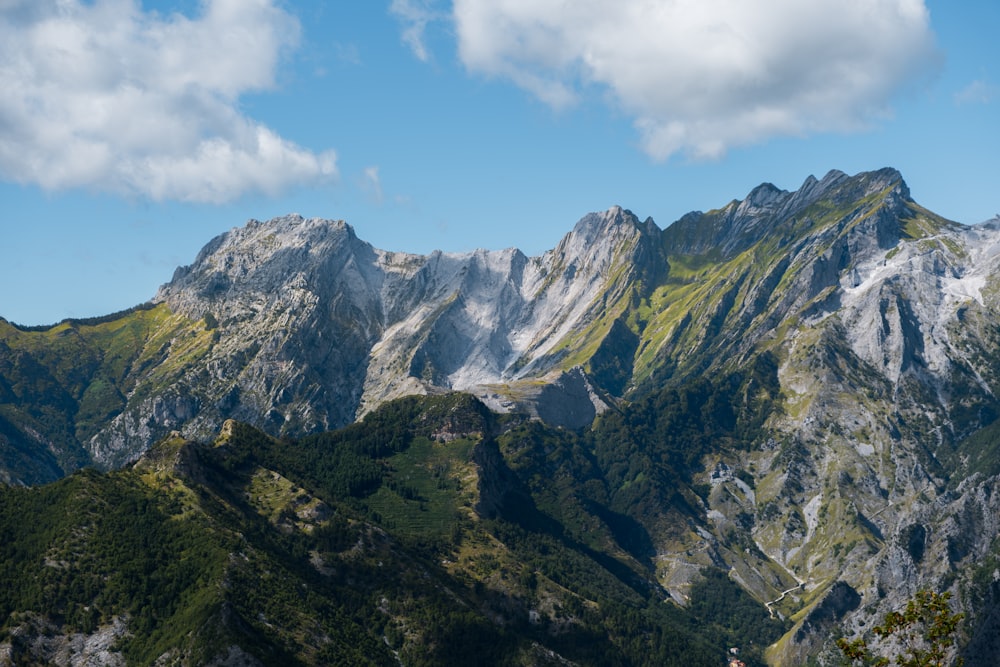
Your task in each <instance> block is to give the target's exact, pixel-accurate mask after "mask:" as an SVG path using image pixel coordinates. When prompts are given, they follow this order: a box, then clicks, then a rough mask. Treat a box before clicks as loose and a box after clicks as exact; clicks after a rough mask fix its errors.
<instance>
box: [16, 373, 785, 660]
mask: <svg viewBox="0 0 1000 667" xmlns="http://www.w3.org/2000/svg"><path fill="white" fill-rule="evenodd" d="M731 389H732V387H730V386H728V385H727V386H713V385H710V384H709V383H705V384H704V385H701V386H696V387H691V388H690V389H687V390H685V391H682V392H677V391H673V392H670V393H666V394H664V395H662V396H660V397H658V399H657V401H656V402H653V403H650V404H648V405H644V406H641V407H640V408H638V409H637V411H636V412H635V413H632V412H626V413H623V414H621V415H617V416H616V417H614V418H611V417H609V418H608V419H607V420H606V422H605V424H604V425H602V426H600V427H598V428H597V429H595V430H594V432H593V433H592V434H590V435H588V436H581V435H578V434H574V433H570V432H567V431H564V430H561V429H552V428H549V427H546V426H544V425H542V424H540V423H538V422H522V421H520V420H519V419H518V418H512V417H501V416H497V415H494V414H492V413H490V412H489V411H488V410H486V408H485V407H484V406H483V405H482V404H480V403H479V402H478V401H476V400H475V399H473V398H470V397H468V396H464V395H446V396H440V397H434V398H413V399H403V400H400V401H396V402H394V403H391V404H388V405H386V406H384V407H383V408H382V409H380V410H379V411H377V412H375V413H373V414H371V415H369V416H368V417H367V418H366V419H365V421H364V422H363V423H360V424H356V425H353V426H350V427H348V428H345V429H342V430H339V431H335V432H330V433H325V434H320V435H315V436H309V437H306V438H302V439H300V440H298V441H294V442H293V441H290V440H278V439H274V438H272V437H269V436H267V435H265V434H263V433H262V432H260V431H257V430H255V429H253V428H251V427H249V426H245V425H242V424H239V423H236V422H227V424H226V426H225V428H224V429H223V431H222V433H221V434H220V435H219V437H218V438H217V439H216V440H215V442H214V443H207V444H195V443H191V442H187V441H185V440H183V439H180V438H173V439H168V440H167V441H164V442H161V443H160V444H159V445H157V446H156V447H155V448H154V449H152V450H150V452H148V453H147V455H146V456H145V457H144V458H143V459H142V460H141V461H140V462H139V463H138V464H137V465H136V466H135V467H134V468H132V469H128V470H122V471H117V472H112V473H106V474H101V473H96V472H93V471H87V470H85V471H81V472H78V473H75V474H73V475H70V476H69V477H67V478H64V479H62V480H59V481H57V482H54V483H52V484H48V485H45V486H41V487H37V488H15V487H4V488H0V619H2V625H0V659H2V657H3V656H8V658H9V659H10V660H11V661H12V662H13V664H38V663H46V662H52V661H56V662H58V651H59V650H65V651H72V650H76V651H77V652H80V651H82V650H85V649H84V646H85V644H84V639H89V640H91V641H90V643H89V644H87V645H86V646H89V647H90V649H86V650H94V649H93V646H94V645H95V642H96V643H97V644H100V642H99V641H98V640H97V639H96V638H98V637H103V640H101V641H103V642H104V649H105V650H106V651H107V652H108V653H107V654H106V656H105V657H107V656H111V658H113V659H124V661H125V662H126V663H127V664H130V665H133V664H134V665H143V664H153V663H154V662H156V663H157V664H185V665H197V664H206V663H207V662H210V661H212V660H221V659H223V658H225V657H227V656H228V657H230V658H233V659H235V658H234V656H236V657H239V656H242V658H249V656H252V657H253V659H256V660H258V661H260V662H261V663H263V664H268V665H294V664H303V665H306V664H325V665H332V664H344V665H347V664H350V665H362V664H387V665H388V664H397V661H401V662H402V663H403V664H407V665H455V664H473V663H478V664H512V665H539V664H567V663H566V662H565V661H571V662H572V663H573V664H580V665H671V664H673V665H680V664H685V665H717V664H720V663H721V661H722V659H723V656H724V653H725V651H726V649H727V648H728V647H729V646H733V645H739V646H743V647H744V648H745V651H744V658H745V659H746V660H747V661H748V663H749V664H760V659H761V654H760V650H761V649H762V648H763V647H764V646H766V644H768V643H770V642H771V641H774V640H775V639H777V638H778V637H779V636H780V635H781V633H782V632H783V631H784V630H785V627H784V626H783V625H782V624H781V623H779V622H778V621H775V620H772V619H770V618H769V616H768V614H767V612H766V610H765V609H764V608H763V607H761V606H760V605H759V604H758V603H756V602H754V601H753V600H752V599H751V598H750V597H749V596H748V595H747V594H746V593H745V592H743V591H742V589H740V588H739V587H738V586H737V585H736V584H735V583H734V582H733V581H732V580H731V579H730V578H729V577H728V576H727V575H726V574H725V573H724V572H722V571H712V570H709V571H707V572H706V573H705V574H704V575H702V576H701V577H699V578H698V579H697V581H695V582H694V584H693V588H692V589H691V600H692V601H693V602H692V603H691V604H690V605H689V606H688V607H687V608H686V609H685V608H681V607H679V606H677V605H676V604H675V603H674V602H673V601H672V600H670V599H669V598H667V599H665V598H664V597H663V593H662V589H660V588H658V587H657V586H656V583H655V581H656V565H655V553H654V552H653V550H652V549H651V540H650V536H649V535H650V532H653V531H657V530H659V529H660V528H659V527H658V526H657V521H658V520H659V519H660V518H663V517H662V515H663V513H664V512H674V513H675V516H673V517H671V519H672V520H676V521H683V515H684V514H685V512H689V511H694V510H693V509H691V507H690V506H691V505H694V504H697V503H698V499H697V496H696V495H695V494H694V493H693V492H691V491H690V489H689V487H688V485H687V482H686V481H685V480H686V479H687V469H688V466H689V465H691V461H690V458H691V456H692V455H693V453H696V452H697V451H698V449H699V448H703V447H705V446H707V440H706V439H707V438H715V437H721V438H722V439H723V440H725V441H727V442H729V446H739V442H738V440H739V438H738V437H737V436H736V435H735V425H736V423H737V422H738V421H739V420H740V419H741V416H740V415H739V414H736V413H734V412H732V411H731V410H726V409H722V406H721V405H720V402H721V401H724V400H728V398H729V397H731V391H730V390H731ZM727 412H728V413H729V414H730V418H728V419H723V420H722V421H717V420H716V419H715V417H714V415H716V414H720V413H727ZM654 413H655V415H656V416H655V417H654V416H653V415H654ZM645 430H648V431H649V433H648V434H647V435H649V436H652V437H658V436H662V440H660V442H661V444H660V445H659V446H658V447H656V448H653V449H652V450H650V449H645V448H640V447H638V446H637V443H636V441H635V440H634V438H636V437H638V435H639V433H640V432H643V431H645ZM671 503H673V506H674V508H675V509H672V510H670V509H664V508H667V507H670V506H671ZM654 505H655V506H656V508H655V509H654V507H653V506H654ZM685 507H688V508H687V509H685ZM67 655H68V653H67Z"/></svg>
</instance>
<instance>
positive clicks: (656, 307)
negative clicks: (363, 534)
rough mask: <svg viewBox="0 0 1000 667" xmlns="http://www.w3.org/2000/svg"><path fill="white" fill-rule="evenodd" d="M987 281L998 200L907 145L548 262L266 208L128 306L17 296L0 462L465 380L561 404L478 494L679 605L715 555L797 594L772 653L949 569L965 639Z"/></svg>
mask: <svg viewBox="0 0 1000 667" xmlns="http://www.w3.org/2000/svg"><path fill="white" fill-rule="evenodd" d="M998 280H1000V224H998V223H996V222H992V223H987V224H983V225H978V226H972V227H970V226H963V225H959V224H957V223H954V222H950V221H948V220H945V219H944V218H941V217H940V216H938V215H935V214H934V213H931V212H930V211H927V210H925V209H923V208H922V207H920V206H919V205H918V204H917V203H916V202H914V200H913V199H912V198H911V197H910V193H909V190H908V188H907V186H906V184H905V183H904V182H903V180H902V178H901V176H900V175H899V174H898V173H897V172H896V171H894V170H891V169H885V170H881V171H877V172H870V173H862V174H858V175H856V176H847V175H845V174H843V173H840V172H836V171H834V172H830V173H829V174H827V175H826V176H825V177H824V178H823V179H821V180H817V179H815V178H812V177H810V178H808V179H807V180H806V181H805V182H804V183H803V185H802V187H801V188H799V190H797V191H796V192H785V191H782V190H778V189H777V188H775V187H774V186H772V185H770V184H764V185H761V186H759V187H758V188H756V189H754V190H753V191H752V192H751V193H750V194H749V195H748V196H747V197H746V198H745V199H743V200H742V201H735V200H734V201H733V202H731V203H729V204H728V205H726V206H724V207H723V208H721V209H718V210H714V211H709V212H707V213H700V212H698V213H690V214H688V215H686V216H684V217H683V218H681V219H680V220H678V221H677V222H675V223H673V224H672V225H670V226H668V227H667V228H666V229H663V230H661V229H660V228H658V227H657V226H656V225H655V224H654V223H653V221H652V220H646V221H644V222H641V221H639V220H638V219H637V218H636V217H635V216H634V215H633V214H632V213H631V212H629V211H627V210H623V209H621V208H617V207H615V208H612V209H610V210H608V211H606V212H604V213H593V214H590V215H587V216H585V217H584V218H583V219H582V220H580V221H579V222H578V223H577V224H576V226H575V227H574V229H573V231H572V232H570V233H569V234H567V235H566V237H564V239H563V240H562V241H561V242H560V243H559V245H558V246H557V247H556V248H555V249H553V250H551V251H549V252H546V253H545V254H543V255H541V256H539V257H527V256H525V255H524V254H522V253H521V252H520V251H518V250H516V249H511V250H504V251H476V252H473V253H466V254H448V253H439V252H436V253H433V254H431V255H428V256H420V255H410V254H404V253H390V252H385V251H381V250H378V249H375V248H373V247H372V246H370V245H369V244H367V243H365V242H363V241H361V240H359V239H358V238H357V237H356V235H355V234H354V231H353V230H352V228H351V227H350V226H348V225H347V224H345V223H343V222H334V221H328V220H317V219H310V220H306V219H303V218H300V217H297V216H290V217H284V218H278V219H274V220H271V221H268V222H257V221H251V222H250V223H248V224H247V225H246V226H244V227H242V228H237V229H233V230H232V231H230V232H228V233H226V234H223V235H221V236H219V237H217V238H216V239H214V240H213V241H211V242H210V243H209V244H208V245H207V246H206V247H205V248H204V249H203V250H202V252H201V253H200V254H199V255H198V257H197V258H196V260H195V262H194V263H193V264H192V265H191V266H189V267H183V268H181V269H178V271H177V272H176V274H175V275H174V278H173V280H172V281H171V282H170V283H168V284H166V285H164V286H163V287H162V288H161V289H160V291H159V293H158V294H157V295H156V297H155V298H154V299H153V301H152V302H151V303H150V304H148V305H146V306H143V307H141V308H138V309H136V310H134V311H131V312H128V313H124V314H120V315H116V316H109V317H106V318H98V319H95V320H90V321H67V322H64V323H62V324H60V325H58V326H56V327H54V328H51V329H46V330H23V329H19V328H17V327H15V326H13V325H9V324H6V323H3V322H0V464H2V466H3V467H2V474H4V475H5V476H6V478H7V479H9V480H11V481H22V482H27V483H37V482H44V481H49V480H53V479H56V478H58V477H60V476H62V475H63V474H65V473H68V472H71V471H72V470H74V469H76V468H79V467H81V466H83V465H86V464H88V463H93V464H96V465H97V466H99V467H102V468H115V467H119V466H121V465H123V464H125V463H126V462H129V461H132V460H134V459H135V458H136V457H137V456H139V455H140V454H141V453H142V452H144V451H146V450H147V449H149V448H150V447H151V446H152V445H153V443H155V442H156V441H158V440H160V439H162V438H163V437H165V436H167V435H168V434H170V433H171V432H172V431H177V432H178V434H179V435H178V436H177V437H184V438H188V439H192V440H205V441H208V440H211V439H213V438H215V437H216V435H217V433H218V431H219V429H221V428H222V426H223V423H224V422H226V420H228V419H235V420H238V421H240V422H245V423H247V424H250V425H253V426H255V427H257V428H260V429H263V430H264V431H267V432H269V433H271V434H273V435H280V436H285V437H287V438H298V437H301V436H303V435H306V434H312V433H319V432H322V431H326V430H328V429H332V428H337V427H343V426H346V425H348V424H350V423H352V422H354V421H355V420H357V419H358V418H360V417H362V416H364V415H366V414H368V413H370V412H372V411H373V410H376V409H377V408H378V407H379V406H381V405H383V404H385V403H386V402H388V401H391V400H393V399H396V398H399V397H403V396H408V395H413V394H431V395H436V394H441V393H445V392H449V391H461V392H468V393H470V394H473V395H474V396H476V397H478V398H479V399H480V400H481V401H482V402H483V403H485V405H487V406H489V407H490V408H492V409H493V410H496V411H499V412H503V413H511V414H514V415H520V414H523V415H526V416H529V417H537V418H540V419H541V420H542V422H544V423H545V424H547V425H548V426H547V427H542V426H539V428H543V430H544V431H545V433H546V434H547V435H545V437H544V438H541V437H540V436H539V437H540V439H534V440H533V439H531V438H527V439H524V440H523V441H521V444H520V445H518V444H517V442H514V441H512V440H510V439H508V440H503V438H502V437H500V435H501V434H504V433H508V434H509V433H510V432H511V430H510V429H514V428H526V427H525V426H524V425H523V423H522V422H521V421H519V420H517V419H515V420H514V421H513V422H511V423H510V424H508V426H503V427H497V428H498V429H499V430H498V431H497V433H496V434H494V435H495V436H497V437H498V438H499V440H498V442H499V445H498V447H497V452H496V454H495V455H491V456H493V458H490V456H487V455H486V454H484V453H482V452H485V451H493V450H491V449H489V448H486V449H483V450H481V452H480V454H479V458H478V459H475V460H470V461H471V462H470V465H472V470H473V471H474V474H475V476H476V478H477V479H478V480H479V481H478V485H479V486H478V487H477V488H478V489H479V493H480V494H482V493H483V492H484V490H485V496H486V498H487V501H486V503H485V504H484V505H482V506H480V510H481V514H482V515H483V516H487V517H491V518H498V520H501V521H503V520H513V518H514V517H513V516H512V515H511V513H510V509H509V505H510V503H514V506H517V507H521V508H522V509H523V508H524V507H531V508H534V509H533V510H532V511H537V512H540V515H539V516H540V517H542V518H539V521H542V524H539V525H548V524H545V523H544V522H545V521H549V520H551V521H553V522H554V524H552V525H558V526H561V528H560V529H559V530H558V531H556V533H558V534H560V535H563V536H564V537H566V536H571V537H572V539H575V540H578V541H579V542H580V544H583V543H584V542H585V539H590V538H585V537H584V536H585V535H587V534H588V530H587V529H585V528H584V527H583V526H586V525H590V526H591V529H592V530H594V531H597V533H594V534H597V535H603V536H604V537H602V538H601V539H606V540H607V542H606V543H603V546H598V545H596V544H595V545H592V546H590V547H588V548H590V549H596V550H597V553H602V554H606V555H608V557H611V558H619V559H620V560H621V562H622V563H625V564H626V565H625V567H626V568H627V569H629V571H630V572H632V573H633V574H634V575H635V576H637V577H638V579H639V580H642V579H644V578H645V579H648V581H649V582H652V583H651V584H650V585H651V586H653V589H655V590H657V591H659V592H660V593H661V594H663V595H668V596H671V597H672V598H673V599H674V600H675V601H677V602H679V603H689V602H690V599H689V596H690V593H691V590H692V589H691V587H692V585H697V582H699V581H701V579H700V578H699V577H700V576H701V575H699V572H703V571H713V570H716V569H721V570H722V571H725V572H727V573H728V576H729V577H730V578H731V579H732V580H733V581H735V582H737V583H738V584H739V585H740V586H742V587H743V588H744V589H745V590H746V591H748V592H749V593H750V594H751V595H752V596H753V597H754V598H756V599H757V600H758V601H759V602H761V603H764V602H768V601H771V600H777V599H778V598H779V597H780V602H776V603H775V604H774V605H773V610H774V613H775V615H779V616H781V617H783V618H786V619H790V623H789V626H788V628H789V629H788V632H787V634H786V635H785V636H784V638H783V639H782V640H781V641H780V642H779V643H777V644H776V645H775V646H774V647H772V648H771V649H769V651H770V653H769V656H770V660H771V661H772V662H775V663H780V664H789V665H791V664H803V663H804V662H805V661H806V658H807V657H808V658H814V659H816V660H819V661H821V662H822V661H823V660H829V659H832V658H830V657H829V656H832V655H833V654H832V653H829V651H830V650H831V644H830V643H829V638H830V634H831V632H833V631H834V630H835V629H837V628H840V630H839V631H840V632H844V633H846V634H848V635H850V634H853V633H855V632H860V631H862V630H863V626H862V623H867V624H869V625H870V621H871V618H872V617H873V616H877V615H878V614H880V613H884V612H885V611H886V610H888V609H891V608H893V607H894V606H895V605H898V604H899V603H900V602H901V601H902V600H904V599H905V598H906V597H908V596H909V595H910V594H912V593H913V592H914V591H915V590H916V589H917V588H919V587H926V586H933V587H943V588H947V587H951V588H953V589H954V590H956V591H957V595H956V597H957V598H958V599H959V601H960V602H961V604H962V605H963V606H964V608H966V609H968V610H969V613H970V618H971V623H970V635H971V637H972V639H971V640H970V642H971V643H970V646H972V649H973V652H972V653H970V654H969V662H968V663H967V664H976V663H975V660H976V656H977V655H980V654H983V655H985V651H986V649H988V648H989V647H990V644H989V641H990V639H989V638H991V637H995V636H996V635H997V632H996V630H997V628H996V627H995V624H996V621H995V620H992V619H993V616H991V615H990V614H991V613H992V612H991V611H990V610H991V609H995V608H996V604H997V601H998V600H1000V589H998V588H997V584H996V583H995V581H994V580H995V577H993V575H992V574H991V572H992V570H989V567H991V565H990V563H994V564H998V565H1000V562H998V561H997V558H998V556H997V552H996V544H994V543H995V541H996V538H997V536H998V525H997V524H998V521H1000V519H998V517H1000V507H998V506H997V503H1000V495H998V494H993V493H992V490H993V485H994V484H995V483H996V482H997V479H996V475H997V473H998V472H1000V463H998V459H997V455H996V454H997V446H996V444H995V443H996V437H997V436H995V435H994V432H995V431H996V430H997V427H994V426H992V425H993V423H994V421H995V419H996V417H997V416H998V415H1000V412H998V410H1000V403H998V401H997V399H996V394H997V392H998V390H1000V363H998V362H1000V312H998V311H1000V299H998V294H1000V290H998V286H1000V285H998ZM498 423H499V422H498ZM504 423H507V422H504ZM511 424H513V425H511ZM551 427H563V430H559V429H558V428H551ZM566 429H568V430H566ZM560 433H561V434H563V435H555V434H560ZM491 437H492V436H491ZM504 437H508V438H510V437H512V436H509V435H508V436H504ZM560 438H568V439H569V440H566V441H563V440H559V439H560ZM553 439H554V440H553ZM486 440H487V441H489V440H490V438H486ZM557 441H558V442H561V443H562V444H560V445H559V446H558V447H555V445H552V444H551V443H553V442H557ZM546 442H547V443H549V445H547V446H549V447H555V449H554V450H552V451H547V452H545V455H552V456H556V454H553V451H556V452H558V456H556V458H559V456H566V457H569V460H568V461H561V460H559V461H555V460H553V461H548V462H545V461H544V460H543V459H544V456H542V455H541V454H539V453H538V452H536V451H534V449H533V448H534V447H536V446H542V444H543V443H546ZM567 443H570V444H567ZM287 446H288V447H294V444H292V443H291V441H289V444H288V445H287ZM484 447H485V445H484ZM574 452H575V453H574ZM469 456H471V454H469ZM539 456H542V458H538V457H539ZM484 457H485V458H484ZM574 457H583V458H580V459H577V458H574ZM491 462H492V463H491ZM497 466H499V467H497ZM504 471H505V472H504ZM278 472H280V473H282V474H284V473H285V471H278ZM557 472H558V473H559V474H560V475H562V477H560V478H559V480H560V481H559V482H558V483H557V484H555V486H556V487H558V489H561V490H562V491H561V492H562V493H564V494H566V496H565V498H562V500H560V501H558V502H557V501H555V500H554V499H553V498H551V497H550V496H547V495H546V494H551V493H553V490H552V489H551V488H548V489H547V488H546V485H545V484H543V483H542V480H548V483H549V484H548V485H549V486H550V487H551V486H552V480H553V479H554V478H553V477H552V475H554V474H556V473H557ZM487 473H489V474H487ZM490 480H492V481H490ZM498 480H499V481H498ZM504 480H505V481H504ZM299 483H300V484H304V483H305V482H302V481H300V482H299ZM498 484H499V487H497V485H498ZM498 488H502V489H504V491H503V492H502V493H499V495H497V493H493V492H494V491H497V489H498ZM347 495H348V496H350V495H351V494H350V493H348V494H347ZM362 495H363V494H362ZM404 495H405V494H404ZM491 498H492V500H490V499H491ZM504 498H506V499H507V500H504ZM518 499H520V500H518ZM329 502H333V501H332V500H330V501H329ZM518 503H520V504H518ZM524 503H527V504H526V505H525V504H524ZM505 507H506V509H504V508H505ZM559 507H561V508H562V509H556V508H559ZM491 508H492V509H491ZM568 508H578V510H574V511H576V512H577V514H575V515H573V516H575V517H576V518H575V519H574V518H571V517H570V515H569V514H567V512H569V511H570V510H569V509H568ZM369 509H370V508H369ZM365 511H367V510H365ZM362 514H364V512H362ZM364 516H365V517H367V518H366V519H364V520H367V521H372V522H373V523H374V524H378V520H377V518H373V517H372V516H371V515H364ZM380 516H381V515H380ZM545 517H547V518H545ZM581 517H588V518H586V519H583V518H581ZM359 520H361V519H359ZM602 526H603V528H602ZM382 528H383V529H386V530H390V528H389V527H388V526H386V525H383V526H382ZM534 529H537V530H541V532H543V533H545V534H555V533H553V532H552V530H550V529H551V526H549V528H546V529H544V530H542V529H541V528H538V526H534ZM553 530H554V529H553ZM574 531H576V532H574ZM602 531H604V532H602ZM498 539H499V538H498ZM567 539H569V538H567ZM580 544H578V545H577V546H580ZM609 545H610V546H609ZM588 553H590V552H588ZM591 556H593V553H591ZM599 562H601V561H599ZM608 565H609V564H608V563H605V566H608ZM611 570H614V567H611ZM987 570H989V572H987ZM629 576H632V575H629ZM624 578H625V579H628V577H624ZM484 581H485V580H484ZM560 585H565V584H560ZM783 592H787V593H786V594H785V595H784V596H782V593H783ZM994 615H995V614H994ZM791 621H794V623H792V622H791ZM991 623H992V624H994V625H990V624H991ZM993 641H994V642H995V641H996V640H995V639H994V640H993ZM977 651H978V653H977ZM823 656H827V658H824V657H823ZM831 664H832V663H831Z"/></svg>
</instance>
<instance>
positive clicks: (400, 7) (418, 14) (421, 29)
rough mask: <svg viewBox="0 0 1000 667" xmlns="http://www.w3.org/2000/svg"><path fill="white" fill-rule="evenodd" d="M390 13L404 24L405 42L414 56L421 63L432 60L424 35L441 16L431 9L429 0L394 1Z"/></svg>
mask: <svg viewBox="0 0 1000 667" xmlns="http://www.w3.org/2000/svg"><path fill="white" fill-rule="evenodd" d="M389 13H390V14H393V15H394V16H395V17H396V18H397V19H398V20H399V21H401V22H402V23H403V26H404V27H403V42H404V43H405V44H406V45H407V46H408V47H410V50H411V51H413V55H415V56H416V57H417V59H418V60H420V61H421V62H427V61H428V60H430V52H429V51H428V50H427V45H426V43H425V42H424V34H425V32H426V30H427V24H428V23H431V22H432V21H436V20H437V19H439V18H440V15H439V14H438V13H437V12H435V11H433V10H431V9H430V6H429V5H428V0H392V4H390V5H389Z"/></svg>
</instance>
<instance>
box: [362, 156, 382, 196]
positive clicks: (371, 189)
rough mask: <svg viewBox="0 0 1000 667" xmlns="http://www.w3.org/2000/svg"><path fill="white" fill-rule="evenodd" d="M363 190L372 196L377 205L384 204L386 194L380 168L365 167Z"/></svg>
mask: <svg viewBox="0 0 1000 667" xmlns="http://www.w3.org/2000/svg"><path fill="white" fill-rule="evenodd" d="M361 189H362V190H364V191H365V192H367V193H368V194H369V196H371V198H372V199H373V200H374V201H375V203H376V204H380V205H381V204H382V201H383V199H384V194H383V193H382V179H381V178H380V177H379V175H378V166H377V165H375V166H371V167H365V170H364V172H363V176H362V181H361Z"/></svg>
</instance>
